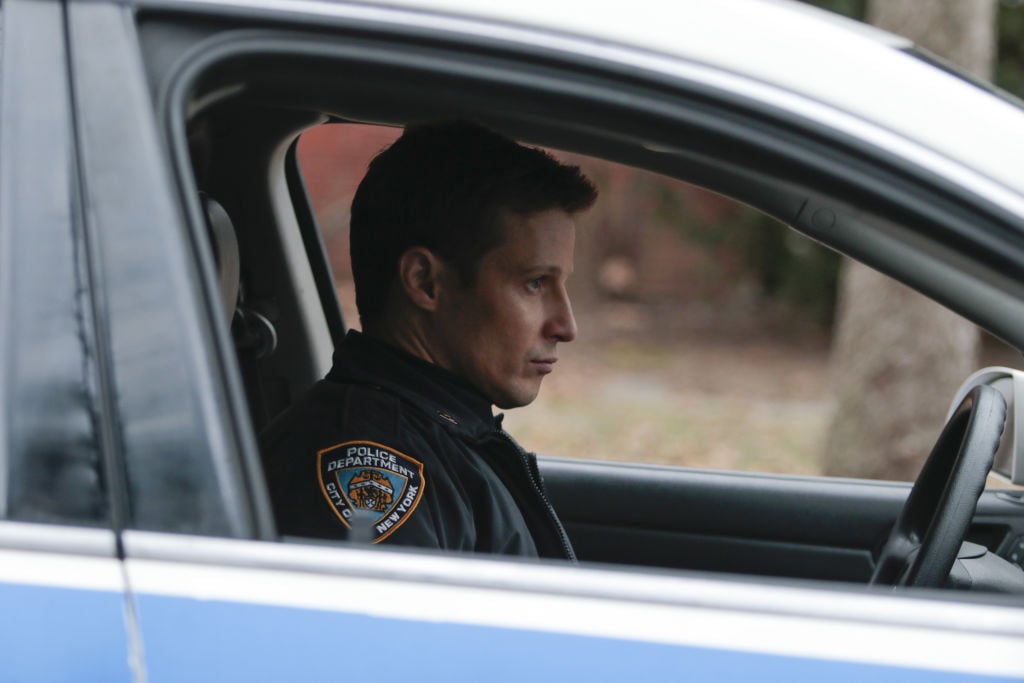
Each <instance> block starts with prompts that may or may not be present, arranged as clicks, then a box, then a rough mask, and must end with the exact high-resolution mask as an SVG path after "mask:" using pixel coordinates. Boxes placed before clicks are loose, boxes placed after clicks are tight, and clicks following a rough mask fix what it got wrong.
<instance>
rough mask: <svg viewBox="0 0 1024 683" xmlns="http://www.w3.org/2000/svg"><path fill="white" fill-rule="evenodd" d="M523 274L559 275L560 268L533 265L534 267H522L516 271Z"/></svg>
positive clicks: (560, 272)
mask: <svg viewBox="0 0 1024 683" xmlns="http://www.w3.org/2000/svg"><path fill="white" fill-rule="evenodd" d="M518 270H519V272H521V273H523V274H527V273H528V274H531V275H532V274H541V275H561V274H562V268H561V266H548V265H535V266H523V267H522V268H519V269H518Z"/></svg>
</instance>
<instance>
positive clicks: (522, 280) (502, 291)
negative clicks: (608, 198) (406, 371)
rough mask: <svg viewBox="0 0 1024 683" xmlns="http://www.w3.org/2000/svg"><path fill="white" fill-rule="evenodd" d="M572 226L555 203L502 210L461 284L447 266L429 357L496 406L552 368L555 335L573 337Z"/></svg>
mask: <svg viewBox="0 0 1024 683" xmlns="http://www.w3.org/2000/svg"><path fill="white" fill-rule="evenodd" d="M575 241H576V229H575V226H574V224H573V221H572V219H571V218H570V216H569V215H568V214H566V213H565V212H564V211H561V210H557V209H555V210H550V211H542V212H539V213H535V214H531V215H529V216H508V217H506V220H505V231H504V239H503V241H502V242H501V244H500V245H499V246H497V247H496V248H494V249H492V250H491V251H489V252H487V253H486V254H484V256H483V257H482V258H481V259H480V262H479V264H478V268H477V276H476V280H475V281H474V282H473V284H471V285H469V286H466V285H464V284H462V282H461V281H460V280H459V278H458V275H457V273H455V271H454V269H452V268H446V269H445V273H444V276H443V279H442V290H441V294H440V296H439V299H438V308H437V323H438V326H437V328H435V329H436V332H437V336H436V337H435V339H436V341H437V344H436V346H435V348H434V351H435V362H437V363H438V364H439V365H441V366H442V367H445V368H447V369H448V370H451V371H453V372H455V373H456V374H459V375H461V376H462V377H464V378H466V379H467V380H469V382H470V383H471V384H473V386H475V387H476V388H477V389H478V390H479V391H481V392H482V393H483V394H484V395H485V396H486V397H487V398H489V399H490V400H491V402H492V403H494V404H495V405H496V406H498V407H499V408H515V407H517V406H524V405H526V404H528V403H530V402H531V401H533V399H535V398H536V397H537V392H538V391H540V383H541V380H543V379H544V376H545V375H547V374H549V373H551V372H552V371H553V370H554V367H555V362H556V361H557V360H558V351H557V350H556V348H555V347H556V346H557V345H558V342H569V341H572V340H573V339H575V337H576V320H575V319H574V318H573V315H572V307H571V306H570V304H569V295H568V294H567V293H566V291H565V283H566V280H567V279H568V278H569V275H571V274H572V268H573V247H574V245H575Z"/></svg>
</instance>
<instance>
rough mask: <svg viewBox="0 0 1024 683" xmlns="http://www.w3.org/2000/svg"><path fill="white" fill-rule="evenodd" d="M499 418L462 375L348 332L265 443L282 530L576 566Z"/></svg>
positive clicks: (525, 456) (535, 478)
mask: <svg viewBox="0 0 1024 683" xmlns="http://www.w3.org/2000/svg"><path fill="white" fill-rule="evenodd" d="M501 417H502V416H500V415H499V416H497V417H494V416H493V415H492V413H491V404H490V402H489V401H488V400H487V399H486V398H484V397H483V396H482V395H481V394H480V393H479V392H477V391H476V390H475V389H473V388H472V387H471V386H469V385H468V383H466V382H464V381H463V380H461V379H460V378H459V377H458V376H456V375H454V374H452V373H450V372H448V371H447V370H444V369H443V368H440V367H438V366H436V365H432V364H430V363H427V362H425V361H422V360H420V359H418V358H415V357H413V356H410V355H408V354H406V353H403V352H401V351H398V350H396V349H394V348H392V347H390V346H388V345H386V344H384V343H382V342H379V341H376V340H374V339H371V338H369V337H366V336H364V335H362V334H360V333H358V332H350V333H349V334H348V335H347V336H346V337H345V339H344V341H343V342H342V344H341V345H340V346H339V348H338V349H337V350H336V352H335V354H334V367H333V368H332V369H331V371H330V373H328V375H327V377H326V379H324V380H321V381H320V382H318V383H317V384H316V385H314V386H313V387H312V388H311V389H310V391H308V392H307V393H306V394H305V395H304V396H303V397H302V398H300V399H299V400H298V401H297V402H296V403H295V404H294V405H293V406H292V407H290V408H289V409H288V410H287V411H285V412H284V413H283V414H282V415H280V416H279V417H278V418H276V419H275V420H274V421H273V422H272V423H271V424H270V425H269V426H268V427H267V429H266V430H265V431H264V432H263V434H261V436H260V445H261V451H262V457H263V467H264V472H265V474H266V477H267V484H268V487H269V489H270V496H271V500H272V501H273V506H274V515H275V518H276V520H277V525H278V531H279V532H280V533H282V534H284V535H292V536H306V537H316V538H331V539H338V538H347V539H350V540H353V541H357V542H369V543H379V542H385V543H388V544H401V545H413V546H423V547H428V548H440V549H445V550H461V551H471V552H484V553H501V554H506V555H521V556H527V557H536V556H540V557H555V558H563V559H575V556H574V554H573V551H572V546H571V545H570V543H569V539H568V537H567V536H566V534H565V531H564V529H563V528H562V525H561V523H560V522H559V520H558V517H557V516H556V514H555V511H554V509H553V508H552V507H551V505H550V504H549V503H548V501H547V497H546V495H545V493H544V488H543V483H542V481H541V478H540V474H539V473H538V471H537V462H536V458H535V457H534V456H533V454H531V453H527V452H526V451H524V450H523V449H522V448H521V447H520V446H519V444H517V443H516V442H515V441H514V440H513V439H512V437H511V436H509V435H508V433H507V432H505V431H504V430H502V429H501Z"/></svg>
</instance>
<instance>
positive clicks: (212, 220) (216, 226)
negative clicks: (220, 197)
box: [201, 194, 241, 325]
mask: <svg viewBox="0 0 1024 683" xmlns="http://www.w3.org/2000/svg"><path fill="white" fill-rule="evenodd" d="M201 199H202V202H203V211H204V212H205V213H206V228H207V230H209V232H210V242H211V244H213V254H214V258H215V259H216V260H217V279H218V283H219V285H220V299H221V302H222V303H223V305H224V315H225V316H226V320H227V321H228V324H229V325H230V324H231V318H232V317H234V315H235V306H236V304H237V303H238V286H239V283H240V281H241V267H240V266H239V262H238V261H239V259H238V238H237V236H236V235H235V226H234V225H232V224H231V217H230V216H228V212H227V211H225V210H224V207H223V206H221V205H220V203H219V202H218V201H217V200H216V199H213V198H212V197H210V196H208V195H206V194H202V195H201Z"/></svg>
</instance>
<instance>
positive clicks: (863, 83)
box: [137, 0, 1024, 213]
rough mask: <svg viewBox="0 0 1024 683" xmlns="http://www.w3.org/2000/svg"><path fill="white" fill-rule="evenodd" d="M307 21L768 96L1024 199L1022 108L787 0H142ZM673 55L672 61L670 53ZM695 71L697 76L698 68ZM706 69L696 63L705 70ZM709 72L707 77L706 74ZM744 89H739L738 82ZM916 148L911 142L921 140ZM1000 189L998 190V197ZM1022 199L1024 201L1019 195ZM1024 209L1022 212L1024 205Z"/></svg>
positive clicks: (865, 29) (863, 30) (896, 43)
mask: <svg viewBox="0 0 1024 683" xmlns="http://www.w3.org/2000/svg"><path fill="white" fill-rule="evenodd" d="M137 4H139V5H140V6H161V7H166V6H169V5H173V6H179V7H181V6H190V7H193V8H195V7H200V6H202V7H205V8H206V9H208V10H209V9H213V8H214V7H218V6H220V7H223V8H226V9H231V10H234V11H238V10H239V9H242V8H249V9H251V10H253V11H257V12H261V13H270V14H273V13H281V14H282V15H283V14H287V15H290V16H292V17H298V16H303V17H305V18H306V19H310V18H315V17H316V16H318V15H319V16H321V17H323V18H324V19H336V18H345V17H351V18H354V19H363V20H365V19H374V20H378V21H384V22H400V23H402V24H403V25H413V26H417V27H420V28H423V29H427V30H436V31H438V32H439V33H447V32H456V33H467V34H474V33H475V34H477V35H483V36H491V37H494V38H496V39H507V40H513V41H519V42H523V43H527V44H533V45H537V46H542V47H545V48H548V49H551V48H554V49H559V48H561V49H565V50H575V51H577V52H580V51H582V52H584V53H588V54H590V55H591V56H594V57H597V58H601V57H605V58H607V59H611V60H615V61H620V62H625V63H632V64H634V65H636V66H638V67H640V68H648V69H651V70H653V71H662V72H675V73H677V74H678V75H681V76H684V77H685V76H690V77H692V78H697V79H702V80H704V81H705V82H706V83H708V82H709V81H710V84H711V85H714V84H715V83H714V81H715V80H716V79H717V81H718V83H719V84H720V85H722V86H723V87H728V86H729V85H730V84H731V86H733V87H731V88H730V89H732V90H736V89H738V90H739V91H741V92H744V91H745V92H751V93H753V92H755V91H756V92H757V94H758V97H759V98H760V99H762V100H763V101H767V102H775V103H777V104H778V105H779V106H780V108H782V109H783V110H787V111H790V112H799V113H800V114H806V115H807V116H808V118H810V119H812V120H817V121H819V122H822V121H824V122H825V123H827V124H828V125H829V126H830V127H832V128H833V129H836V130H845V131H847V132H850V133H853V134H854V135H856V136H857V137H858V138H860V139H867V140H873V141H876V142H877V143H878V144H879V145H880V146H882V147H887V148H889V149H890V150H892V151H895V152H896V153H897V154H899V155H900V156H902V157H904V158H908V159H917V160H918V161H920V163H921V164H922V165H924V166H926V167H932V168H934V169H936V170H937V171H939V172H940V173H942V174H943V175H946V176H947V177H953V178H954V179H956V180H957V181H959V182H961V183H962V184H970V180H971V179H970V178H964V177H962V173H961V171H962V170H963V168H967V169H970V170H971V171H973V172H975V173H977V174H980V175H981V176H983V177H985V178H987V179H988V180H990V181H995V183H996V184H997V186H1001V189H1008V190H1010V191H1011V195H1010V196H1009V197H1007V196H1003V197H1002V198H1001V199H1002V200H1003V201H1001V202H1000V203H1003V202H1005V201H1006V200H1009V201H1010V202H1011V203H1013V204H1014V205H1015V206H1016V207H1017V208H1018V209H1021V207H1022V206H1024V202H1022V199H1021V198H1022V196H1024V174H1021V173H1020V163H1019V159H1021V158H1024V135H1022V134H1021V130H1022V126H1024V105H1022V104H1021V103H1020V102H1019V101H1016V100H1013V99H1012V98H1009V97H1006V98H1001V97H995V96H993V95H992V94H991V93H990V92H988V91H986V89H984V88H982V87H979V86H978V85H977V84H975V83H972V82H971V81H969V80H968V79H965V78H963V77H962V76H959V75H957V74H955V73H952V72H951V71H949V70H947V69H937V68H935V67H934V66H933V65H931V64H929V63H927V62H926V61H925V60H923V59H919V58H918V57H915V56H913V55H911V54H910V53H909V49H910V48H911V47H912V44H911V43H910V42H909V41H907V40H905V39H902V38H899V37H897V36H893V35H891V34H888V33H885V32H883V31H880V30H878V29H874V28H871V27H869V26H867V25H864V24H861V23H859V22H855V21H852V20H849V19H846V18H844V17H841V16H838V15H835V14H832V13H829V12H826V11H824V10H819V9H817V8H814V7H810V6H807V5H803V4H799V3H796V2H790V1H789V0H687V1H686V2H676V3H666V2H663V1H662V0H630V2H628V3H594V2H590V1H588V0H558V1H552V0H517V2H515V3H482V2H479V0H361V1H359V2H344V1H337V0H335V1H331V0H137ZM666 58H667V59H666ZM688 70H689V71H688ZM694 70H695V71H694ZM697 72H699V73H697ZM737 84H739V85H738V87H737ZM907 143H910V144H909V145H908V144H907ZM988 194H990V193H988ZM1014 195H1015V196H1014ZM1018 213H1024V209H1022V210H1020V211H1018Z"/></svg>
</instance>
